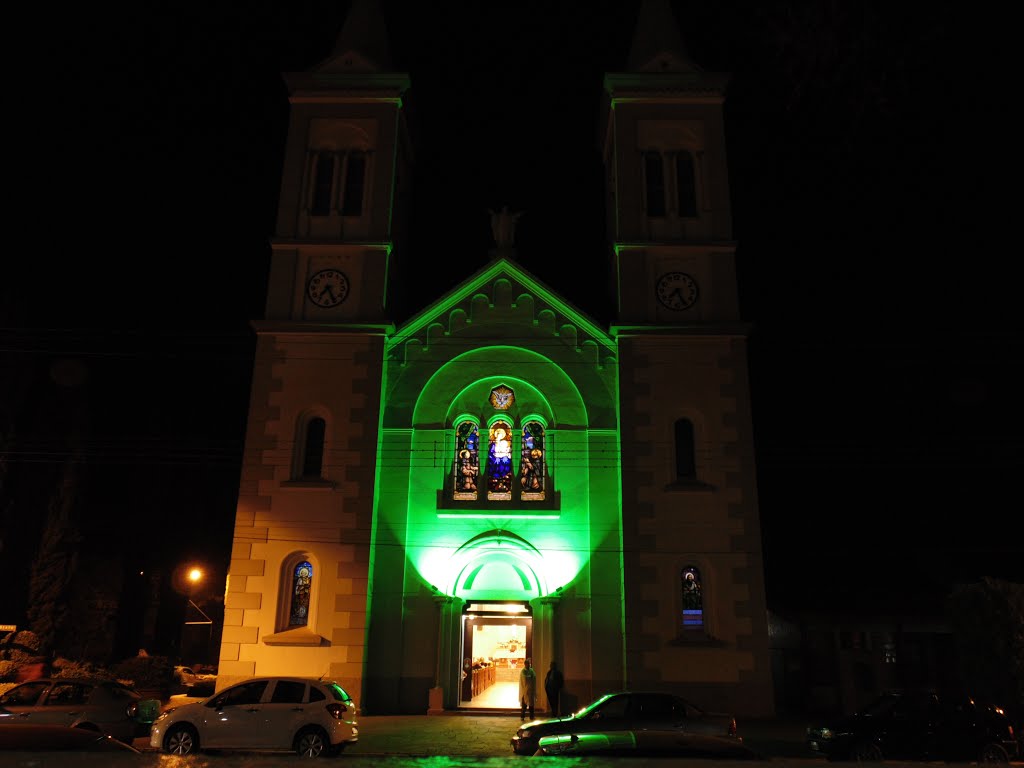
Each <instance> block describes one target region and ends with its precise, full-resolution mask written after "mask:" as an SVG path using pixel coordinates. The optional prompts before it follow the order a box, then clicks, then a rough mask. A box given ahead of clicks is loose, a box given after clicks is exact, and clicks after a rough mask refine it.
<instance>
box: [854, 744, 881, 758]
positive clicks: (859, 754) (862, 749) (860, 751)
mask: <svg viewBox="0 0 1024 768" xmlns="http://www.w3.org/2000/svg"><path fill="white" fill-rule="evenodd" d="M853 759H854V760H856V761H857V762H858V763H879V762H881V761H882V750H881V749H880V748H879V746H878V745H877V744H875V743H874V742H871V741H860V742H858V743H857V745H856V746H855V747H854V748H853Z"/></svg>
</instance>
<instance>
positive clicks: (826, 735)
mask: <svg viewBox="0 0 1024 768" xmlns="http://www.w3.org/2000/svg"><path fill="white" fill-rule="evenodd" d="M818 735H819V736H820V737H821V738H823V739H831V738H832V736H833V735H834V734H833V733H832V731H831V730H829V729H828V728H822V729H821V733H819V734H818Z"/></svg>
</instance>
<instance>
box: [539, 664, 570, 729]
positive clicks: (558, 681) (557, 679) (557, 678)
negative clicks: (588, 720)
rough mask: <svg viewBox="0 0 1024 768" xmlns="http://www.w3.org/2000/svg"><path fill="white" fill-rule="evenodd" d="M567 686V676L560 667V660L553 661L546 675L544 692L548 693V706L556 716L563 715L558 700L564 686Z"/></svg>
mask: <svg viewBox="0 0 1024 768" xmlns="http://www.w3.org/2000/svg"><path fill="white" fill-rule="evenodd" d="M564 687H565V678H564V677H562V671H561V670H560V669H559V668H558V662H557V661H552V662H551V668H550V669H548V673H547V674H546V675H545V676H544V693H546V694H547V695H548V707H550V708H551V712H552V713H553V714H554V715H555V717H559V716H561V714H562V712H561V710H560V709H559V706H558V700H559V699H560V698H561V695H562V688H564Z"/></svg>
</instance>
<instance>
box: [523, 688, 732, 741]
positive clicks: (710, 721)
mask: <svg viewBox="0 0 1024 768" xmlns="http://www.w3.org/2000/svg"><path fill="white" fill-rule="evenodd" d="M620 731H668V732H672V733H676V734H684V733H689V734H703V735H708V736H719V737H722V738H732V739H736V738H737V736H736V718H734V717H733V716H732V715H729V714H724V713H719V712H705V711H704V710H703V709H701V708H700V707H697V706H695V705H693V704H691V703H690V702H688V701H686V700H685V699H683V698H681V697H679V696H673V695H672V694H669V693H660V692H645V691H621V692H618V693H609V694H606V695H605V696H602V697H601V698H599V699H597V700H596V701H594V702H591V703H590V704H588V705H587V706H585V707H584V708H583V709H581V710H580V711H579V712H576V713H575V714H572V715H569V716H568V717H560V718H552V719H550V720H533V721H531V722H528V723H523V725H522V727H520V728H519V730H518V731H516V732H515V735H514V736H513V737H512V751H513V752H515V753H516V754H517V755H532V754H535V753H536V752H537V749H538V746H539V743H540V740H541V738H542V737H544V736H556V735H565V736H571V735H573V734H584V733H610V732H620Z"/></svg>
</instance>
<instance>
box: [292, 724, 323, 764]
mask: <svg viewBox="0 0 1024 768" xmlns="http://www.w3.org/2000/svg"><path fill="white" fill-rule="evenodd" d="M330 749H331V745H330V742H329V741H327V734H326V733H324V731H323V729H322V728H315V727H312V726H311V727H309V728H303V729H302V730H301V731H299V733H298V735H297V736H296V737H295V752H296V754H298V755H299V756H300V757H321V756H324V755H327V754H329V753H330Z"/></svg>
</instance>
